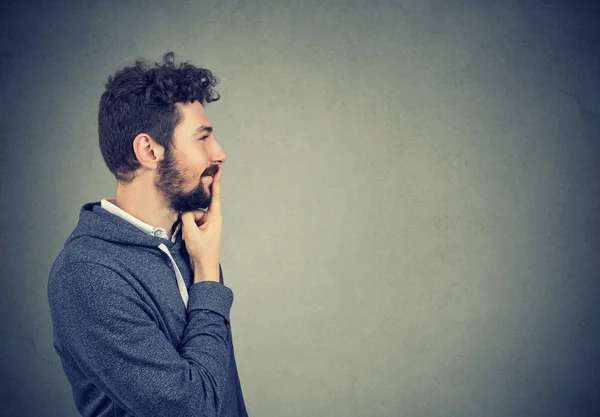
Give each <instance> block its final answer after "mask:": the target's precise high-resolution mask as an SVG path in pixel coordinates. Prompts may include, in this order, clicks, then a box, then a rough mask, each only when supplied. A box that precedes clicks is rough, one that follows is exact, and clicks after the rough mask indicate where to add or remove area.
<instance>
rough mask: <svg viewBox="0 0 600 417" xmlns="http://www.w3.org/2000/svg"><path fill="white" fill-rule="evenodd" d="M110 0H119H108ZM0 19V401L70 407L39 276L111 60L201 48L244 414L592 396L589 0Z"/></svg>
mask: <svg viewBox="0 0 600 417" xmlns="http://www.w3.org/2000/svg"><path fill="white" fill-rule="evenodd" d="M123 3H124V2H123ZM2 15H3V17H2V18H1V19H2V22H1V30H0V50H1V56H0V74H1V84H0V100H1V103H2V110H1V112H0V127H1V129H0V143H1V149H0V181H1V188H0V191H1V197H2V205H3V210H2V215H1V224H0V227H1V230H2V233H1V234H0V241H1V245H2V252H1V255H0V256H1V260H0V261H1V265H2V272H1V273H2V277H1V281H0V285H1V287H0V312H1V322H0V335H1V337H2V339H1V340H2V343H0V358H2V362H1V363H2V365H1V366H2V368H1V371H2V374H1V375H2V377H1V378H0V384H1V387H0V393H1V395H2V407H0V414H1V415H2V416H47V417H52V416H57V417H58V416H61V417H62V416H65V417H66V416H76V415H77V412H76V410H75V408H74V405H73V401H72V397H71V390H70V386H69V385H68V382H67V380H66V377H65V376H64V373H63V371H62V368H61V366H60V362H59V359H58V356H57V355H56V354H55V352H54V349H53V346H52V327H51V321H50V315H49V308H48V305H47V296H46V281H47V276H48V272H49V269H50V265H51V264H52V262H53V261H54V258H55V256H56V255H57V254H58V252H59V251H60V249H61V248H62V245H63V243H64V241H65V239H66V238H67V236H68V235H69V233H70V232H71V230H72V229H73V227H74V226H75V225H76V223H77V218H78V213H79V209H80V207H81V206H82V205H83V204H84V203H86V202H88V201H98V200H100V199H101V198H103V197H107V196H113V195H114V194H115V193H116V182H115V180H114V179H113V177H112V176H111V175H110V173H109V171H108V169H107V168H106V167H105V166H104V163H103V161H102V158H101V155H100V151H99V149H98V147H97V133H96V129H97V126H96V112H97V105H98V101H99V98H100V95H101V93H102V91H103V85H104V83H105V82H106V79H107V77H108V76H109V75H110V74H112V73H114V72H115V71H116V70H117V69H118V68H121V67H122V66H124V65H126V64H130V63H131V62H133V60H134V59H135V58H137V57H140V56H141V57H146V58H148V59H150V60H157V59H159V58H160V57H161V55H162V53H164V52H166V51H167V50H173V51H175V52H176V56H177V57H179V58H181V59H183V60H189V61H192V62H194V63H196V64H199V65H202V66H206V67H208V68H210V69H211V70H213V71H214V72H215V73H216V74H217V75H218V76H219V77H220V78H221V84H220V88H219V91H220V93H221V95H222V99H221V100H220V101H219V102H217V103H215V104H213V105H210V106H208V107H207V111H208V116H209V118H210V120H211V121H212V123H213V124H214V125H215V127H216V134H217V137H218V139H219V140H220V142H221V144H222V146H223V147H224V149H225V151H226V152H227V155H228V161H227V163H226V164H225V171H224V175H223V181H224V184H223V210H224V216H225V223H224V232H223V233H224V237H223V248H222V265H223V271H224V274H225V278H226V280H227V282H228V285H229V286H230V287H231V288H232V289H233V290H234V292H235V294H236V301H235V303H234V308H233V310H232V323H233V331H234V333H235V336H234V337H235V340H236V354H237V358H238V365H239V370H240V374H241V379H242V383H243V388H244V392H245V397H246V401H247V407H248V410H249V412H250V413H251V415H252V416H263V417H270V416H288V417H293V416H350V417H354V416H357V417H358V416H367V417H370V416H381V417H383V416H419V417H427V416H432V417H433V416H490V417H496V416H498V417H499V416H515V417H516V416H534V415H540V416H541V415H543V416H546V417H552V416H592V415H594V416H597V415H599V414H600V407H598V406H596V405H595V402H594V401H595V399H596V398H598V397H599V396H600V373H599V372H598V370H599V366H598V354H599V350H598V347H599V345H600V343H599V339H600V337H599V336H598V332H599V331H600V319H599V318H598V317H599V314H598V313H599V312H600V309H599V307H598V305H597V302H598V295H599V294H600V292H599V290H600V284H599V283H598V277H599V275H600V262H599V254H600V237H599V236H598V234H597V233H598V232H597V231H598V230H600V227H599V223H600V213H599V209H600V182H599V180H600V164H599V161H600V95H599V94H598V93H599V92H600V65H599V64H600V47H599V45H600V42H599V41H600V36H599V35H600V30H599V29H598V25H597V22H598V21H599V20H600V7H599V6H598V5H597V3H596V4H594V2H591V1H590V2H566V1H564V2H561V1H556V0H555V1H545V2H542V1H534V0H521V1H517V0H498V1H443V0H406V1H392V0H376V1H371V2H362V1H358V0H352V1H319V0H313V1H309V0H300V1H294V2H291V1H289V2H281V1H275V0H272V1H256V2H250V1H244V0H239V1H233V0H221V1H216V0H214V1H206V2H200V1H191V0H190V1H178V2H162V1H156V0H150V1H148V0H147V1H144V2H141V1H130V2H127V4H122V3H121V2H117V1H104V2H92V1H80V2H70V3H67V2H61V1H46V2H33V1H21V2H13V4H8V5H6V6H5V7H4V11H3V13H2Z"/></svg>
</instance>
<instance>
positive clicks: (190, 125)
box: [175, 101, 210, 134]
mask: <svg viewBox="0 0 600 417" xmlns="http://www.w3.org/2000/svg"><path fill="white" fill-rule="evenodd" d="M176 106H177V110H178V111H179V116H180V117H179V118H180V120H179V124H178V125H177V127H176V128H175V133H176V134H177V133H182V134H192V132H193V131H194V130H196V128H198V127H199V126H202V125H210V123H209V122H208V120H207V118H206V113H205V112H204V107H203V106H202V104H200V102H198V101H195V102H193V103H177V104H176Z"/></svg>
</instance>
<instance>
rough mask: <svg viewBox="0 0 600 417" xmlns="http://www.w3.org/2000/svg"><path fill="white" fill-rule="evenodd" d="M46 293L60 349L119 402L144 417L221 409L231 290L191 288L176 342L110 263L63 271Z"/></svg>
mask: <svg viewBox="0 0 600 417" xmlns="http://www.w3.org/2000/svg"><path fill="white" fill-rule="evenodd" d="M59 282H60V283H59V284H56V285H54V286H53V291H51V292H50V293H49V296H50V301H51V308H52V314H53V319H54V320H55V328H56V330H57V333H58V336H59V337H60V340H61V345H62V348H63V349H64V350H65V351H66V352H67V353H68V354H69V355H70V356H71V357H72V358H74V360H75V361H76V362H77V364H78V366H79V367H80V368H81V369H82V371H83V372H84V373H85V374H86V375H87V376H88V377H89V378H90V379H91V380H92V382H93V383H94V384H95V385H96V386H98V387H99V388H100V389H102V390H103V391H104V392H106V394H107V395H108V396H109V397H110V398H111V399H112V400H113V401H115V403H117V404H118V405H119V406H120V407H121V408H123V409H125V410H127V411H129V412H130V413H132V414H134V415H139V416H145V417H150V416H161V417H167V416H178V417H186V416H206V417H212V416H217V415H218V414H219V411H220V407H221V404H222V403H223V396H224V395H225V392H226V389H227V383H228V382H227V374H228V370H229V367H230V361H231V351H230V349H231V342H230V340H228V337H229V336H228V331H227V323H228V322H229V311H230V308H231V304H232V302H233V293H232V291H231V290H230V289H229V288H227V287H225V286H224V285H222V284H220V283H218V282H201V283H197V284H193V285H192V286H190V289H189V301H188V307H187V315H188V324H187V326H186V328H185V331H184V334H183V337H182V340H181V344H180V345H179V347H178V349H175V348H174V347H173V346H172V345H171V343H170V342H169V341H168V340H167V338H166V336H165V335H164V334H163V332H162V331H160V329H159V328H158V325H157V321H156V319H155V318H154V313H153V311H152V309H150V307H149V306H148V305H147V304H145V303H144V302H143V301H142V299H141V298H140V296H139V295H138V294H137V292H136V290H135V289H134V288H133V287H132V286H131V285H130V284H129V283H128V282H127V281H126V280H125V279H123V278H122V277H121V276H120V275H119V274H118V273H116V272H115V271H113V270H112V269H110V268H107V267H105V266H102V265H99V264H94V263H89V262H81V263H77V264H69V265H67V266H66V267H64V268H63V269H62V271H61V272H60V280H59Z"/></svg>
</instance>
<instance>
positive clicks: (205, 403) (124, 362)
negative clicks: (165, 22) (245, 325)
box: [48, 53, 247, 417]
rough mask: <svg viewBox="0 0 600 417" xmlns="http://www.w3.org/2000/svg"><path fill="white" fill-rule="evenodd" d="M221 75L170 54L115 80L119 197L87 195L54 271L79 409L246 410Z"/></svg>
mask: <svg viewBox="0 0 600 417" xmlns="http://www.w3.org/2000/svg"><path fill="white" fill-rule="evenodd" d="M217 82H218V79H217V78H216V77H214V76H213V74H212V73H211V72H210V71H209V70H207V69H203V68H198V67H195V66H193V65H191V64H188V63H182V64H179V65H175V63H174V54H173V53H167V54H165V55H164V57H163V61H162V62H161V63H156V64H154V65H152V66H150V65H148V64H146V63H144V62H143V61H141V60H138V61H136V63H135V65H133V66H130V67H125V68H124V69H122V70H120V71H118V72H117V73H116V74H115V75H114V76H113V77H109V78H108V82H107V84H106V91H105V92H104V93H103V95H102V98H101V100H100V108H99V114H98V124H99V143H100V150H101V152H102V156H103V158H104V161H105V162H106V165H107V166H108V168H109V170H110V171H111V172H112V173H113V174H114V175H115V177H116V179H117V196H116V198H114V199H103V200H102V201H100V202H94V203H88V204H85V205H84V206H83V207H82V209H81V212H80V216H79V223H78V225H77V227H76V228H75V230H74V231H73V232H72V233H71V235H70V236H69V238H68V239H67V241H66V243H65V246H64V248H63V250H62V251H61V252H60V254H59V255H58V257H57V259H56V261H55V262H54V264H53V266H52V269H51V271H50V277H49V281H48V299H49V303H50V310H51V314H52V322H53V328H54V346H55V349H56V351H57V353H58V355H59V356H60V359H61V361H62V365H63V368H64V370H65V373H66V375H67V378H68V380H69V382H70V383H71V386H72V388H73V397H74V400H75V405H76V407H77V409H78V410H79V412H80V413H81V414H82V415H83V416H111V417H113V416H139V417H149V416H160V417H167V416H177V417H186V416H195V417H211V416H247V412H246V408H245V405H244V399H243V396H242V390H241V386H240V382H239V379H238V372H237V367H236V363H235V357H234V351H233V344H232V338H231V329H230V324H229V312H230V308H231V304H232V302H233V293H232V291H231V290H230V289H229V288H227V287H226V286H225V285H224V283H223V276H222V271H221V266H220V263H219V256H220V245H221V225H222V217H221V201H220V200H221V171H222V167H221V166H220V165H221V164H223V163H224V162H225V159H226V157H225V153H224V152H223V150H222V149H221V147H220V145H219V143H218V142H217V140H216V138H215V136H214V130H213V128H212V126H211V124H210V123H209V121H208V120H207V118H206V114H205V112H204V107H203V106H204V105H205V104H206V103H210V102H213V101H216V100H218V99H219V95H218V93H216V91H215V90H214V87H215V86H216V84H217ZM204 210H206V211H204Z"/></svg>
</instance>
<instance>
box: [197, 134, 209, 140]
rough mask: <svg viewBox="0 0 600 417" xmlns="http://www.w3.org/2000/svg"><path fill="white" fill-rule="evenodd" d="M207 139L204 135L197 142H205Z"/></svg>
mask: <svg viewBox="0 0 600 417" xmlns="http://www.w3.org/2000/svg"><path fill="white" fill-rule="evenodd" d="M208 138H209V136H208V135H206V136H202V137H201V138H200V139H199V140H202V141H205V140H207V139H208Z"/></svg>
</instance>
